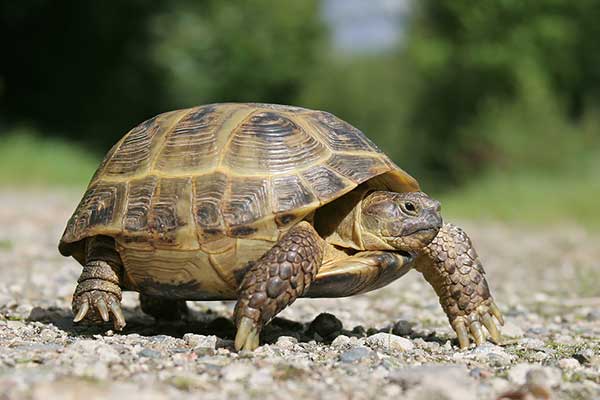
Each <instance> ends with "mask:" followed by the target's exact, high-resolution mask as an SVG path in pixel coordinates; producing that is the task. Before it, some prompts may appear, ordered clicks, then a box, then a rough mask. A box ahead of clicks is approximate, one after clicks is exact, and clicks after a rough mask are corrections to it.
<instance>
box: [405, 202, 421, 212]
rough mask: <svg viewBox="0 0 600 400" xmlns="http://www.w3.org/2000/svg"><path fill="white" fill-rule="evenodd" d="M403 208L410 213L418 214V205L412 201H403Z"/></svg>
mask: <svg viewBox="0 0 600 400" xmlns="http://www.w3.org/2000/svg"><path fill="white" fill-rule="evenodd" d="M402 209H403V210H404V212H405V213H406V214H408V215H417V214H418V212H417V206H416V204H415V203H413V202H412V201H405V202H403V203H402Z"/></svg>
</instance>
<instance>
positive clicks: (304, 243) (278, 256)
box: [234, 222, 324, 350]
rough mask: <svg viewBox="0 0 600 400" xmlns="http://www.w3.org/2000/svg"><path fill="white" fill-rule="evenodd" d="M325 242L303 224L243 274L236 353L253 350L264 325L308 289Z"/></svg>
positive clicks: (319, 264) (239, 299)
mask: <svg viewBox="0 0 600 400" xmlns="http://www.w3.org/2000/svg"><path fill="white" fill-rule="evenodd" d="M323 247H324V242H323V240H322V239H321V238H320V237H319V235H318V233H317V232H316V231H315V230H314V228H313V227H312V226H311V225H310V224H309V223H307V222H301V223H299V224H298V225H296V226H294V227H293V228H292V229H290V230H289V231H288V232H287V233H286V234H285V235H284V236H283V237H282V238H281V239H280V240H279V242H277V244H275V245H274V246H273V247H272V248H271V249H270V250H269V251H267V252H266V253H265V254H264V255H263V256H262V257H261V258H260V259H259V260H258V261H257V262H256V263H255V264H254V265H252V267H251V268H250V269H249V270H248V272H247V273H246V274H245V275H244V279H243V280H242V284H241V285H240V295H239V298H238V302H237V304H236V305H235V310H234V318H235V323H236V327H237V333H236V336H235V348H236V350H254V349H255V348H257V347H258V344H259V335H260V331H261V330H262V328H263V326H264V325H265V324H267V323H268V322H269V321H270V320H271V318H273V317H274V316H275V315H276V314H277V313H278V312H280V311H281V310H283V309H284V308H285V307H287V306H288V305H290V304H292V303H293V302H294V300H296V298H298V297H300V296H302V294H303V293H304V292H305V291H306V290H307V289H308V287H309V286H310V283H311V282H312V281H313V279H314V278H315V276H316V275H317V273H318V271H319V267H320V266H321V261H322V259H323Z"/></svg>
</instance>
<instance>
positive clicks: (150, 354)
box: [138, 349, 161, 358]
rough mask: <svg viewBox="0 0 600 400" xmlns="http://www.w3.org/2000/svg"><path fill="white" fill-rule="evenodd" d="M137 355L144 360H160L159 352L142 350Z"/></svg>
mask: <svg viewBox="0 0 600 400" xmlns="http://www.w3.org/2000/svg"><path fill="white" fill-rule="evenodd" d="M138 355H139V356H140V357H146V358H160V356H161V354H160V352H158V351H155V350H152V349H143V350H142V351H140V352H139V353H138Z"/></svg>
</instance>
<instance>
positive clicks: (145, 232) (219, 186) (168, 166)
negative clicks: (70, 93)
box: [59, 103, 419, 263]
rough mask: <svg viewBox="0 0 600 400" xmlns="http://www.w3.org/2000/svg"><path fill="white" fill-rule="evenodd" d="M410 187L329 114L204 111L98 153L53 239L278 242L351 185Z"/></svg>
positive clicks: (258, 108) (184, 113) (163, 120)
mask: <svg viewBox="0 0 600 400" xmlns="http://www.w3.org/2000/svg"><path fill="white" fill-rule="evenodd" d="M368 180H370V182H372V184H374V185H375V186H377V187H379V188H381V189H387V190H392V191H398V192H401V191H414V190H418V189H419V186H418V183H417V182H416V181H415V179H413V178H412V177H411V176H410V175H408V174H407V173H406V172H404V171H403V170H401V169H400V168H399V167H398V166H396V165H395V164H394V163H393V162H392V161H391V160H390V159H389V158H388V157H387V156H386V155H385V154H384V153H383V152H382V151H381V150H379V149H378V148H377V147H376V146H375V145H374V144H373V143H372V142H371V141H370V140H369V139H368V138H367V137H366V136H365V135H364V134H363V133H362V132H361V131H359V130H358V129H356V128H354V127H353V126H351V125H349V124H348V123H346V122H344V121H342V120H340V119H338V118H336V117H335V116H333V115H332V114H329V113H326V112H322V111H314V110H309V109H305V108H299V107H290V106H281V105H272V104H234V103H226V104H210V105H205V106H200V107H194V108H190V109H185V110H178V111H172V112H168V113H164V114H160V115H158V116H156V117H154V118H151V119H149V120H147V121H145V122H143V123H142V124H140V125H139V126H137V127H135V128H133V129H132V130H131V131H129V133H127V134H126V135H125V136H124V137H123V138H122V139H121V140H120V141H119V142H118V143H117V144H115V146H114V147H113V148H112V149H111V150H110V151H109V153H108V154H107V155H106V157H105V158H104V160H103V162H102V163H101V165H100V167H99V168H98V170H97V171H96V173H95V174H94V176H93V178H92V180H91V182H90V184H89V186H88V188H87V191H86V192H85V194H84V196H83V199H82V200H81V202H80V203H79V206H78V207H77V209H76V210H75V212H74V214H73V216H72V217H71V218H70V220H69V222H68V224H67V227H66V229H65V232H64V234H63V236H62V239H61V241H60V245H59V249H60V252H61V253H62V254H63V255H65V256H69V255H73V256H74V257H75V258H76V259H77V260H78V261H79V262H80V263H83V262H84V260H83V239H85V238H86V237H90V236H95V235H108V236H112V237H114V238H115V239H117V240H118V241H119V242H120V243H122V244H124V245H125V246H142V247H143V246H146V247H147V246H150V247H152V248H155V249H159V248H162V249H171V250H195V249H201V248H202V246H205V245H206V244H207V243H210V242H213V241H218V240H220V239H223V238H247V239H261V240H269V241H274V240H276V238H277V236H278V235H280V234H281V232H283V231H286V230H287V229H289V228H290V227H291V226H293V225H294V224H295V223H297V222H298V221H300V220H302V219H303V218H305V217H306V216H307V215H309V214H310V213H311V212H313V211H314V210H316V209H317V208H318V207H321V206H322V205H324V204H326V203H329V202H331V201H332V200H335V199H337V198H339V197H340V196H342V195H344V194H345V193H348V192H349V191H351V190H353V189H354V188H355V187H357V186H358V185H359V184H361V183H363V182H365V181H368Z"/></svg>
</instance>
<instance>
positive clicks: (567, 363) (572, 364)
mask: <svg viewBox="0 0 600 400" xmlns="http://www.w3.org/2000/svg"><path fill="white" fill-rule="evenodd" d="M558 366H559V367H560V368H561V369H576V368H579V367H580V366H581V365H580V364H579V361H577V360H576V359H574V358H563V359H561V360H559V361H558Z"/></svg>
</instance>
